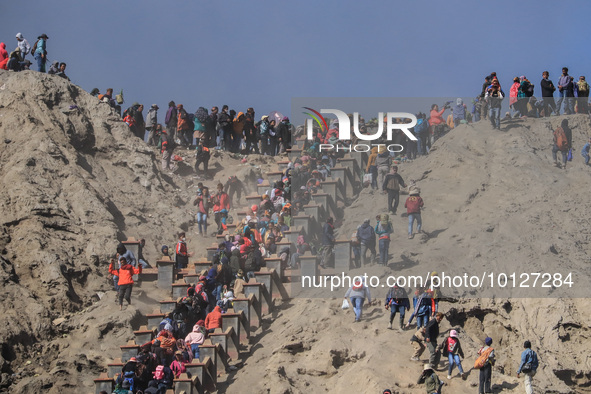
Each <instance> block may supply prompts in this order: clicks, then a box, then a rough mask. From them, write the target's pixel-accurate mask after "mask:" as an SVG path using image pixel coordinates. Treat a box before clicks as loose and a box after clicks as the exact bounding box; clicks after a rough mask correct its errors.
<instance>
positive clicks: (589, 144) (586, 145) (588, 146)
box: [581, 138, 591, 165]
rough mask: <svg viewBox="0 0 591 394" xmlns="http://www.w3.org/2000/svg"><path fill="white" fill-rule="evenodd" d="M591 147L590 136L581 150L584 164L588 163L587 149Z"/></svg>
mask: <svg viewBox="0 0 591 394" xmlns="http://www.w3.org/2000/svg"><path fill="white" fill-rule="evenodd" d="M590 148H591V138H589V141H587V143H586V144H585V146H583V150H582V151H581V155H582V156H583V157H584V158H585V164H586V165H589V149H590Z"/></svg>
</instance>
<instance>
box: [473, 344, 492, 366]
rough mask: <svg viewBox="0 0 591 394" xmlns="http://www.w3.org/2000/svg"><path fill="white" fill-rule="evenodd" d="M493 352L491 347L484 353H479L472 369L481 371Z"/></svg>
mask: <svg viewBox="0 0 591 394" xmlns="http://www.w3.org/2000/svg"><path fill="white" fill-rule="evenodd" d="M493 350H494V349H493V348H492V347H489V348H488V349H486V350H485V351H484V352H482V353H480V356H478V358H477V359H476V361H474V369H481V368H482V367H484V366H485V365H486V363H487V362H488V357H489V356H490V354H491V353H492V352H493Z"/></svg>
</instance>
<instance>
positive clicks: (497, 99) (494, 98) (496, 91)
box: [484, 79, 505, 130]
mask: <svg viewBox="0 0 591 394" xmlns="http://www.w3.org/2000/svg"><path fill="white" fill-rule="evenodd" d="M504 97H505V92H503V90H502V89H501V85H500V84H499V81H498V79H494V80H493V83H492V85H491V86H490V87H489V88H488V89H487V90H486V95H485V96H484V98H485V99H486V100H487V101H488V104H489V106H490V122H491V124H492V126H493V128H496V129H499V130H500V129H501V105H502V104H501V103H502V101H503V98H504Z"/></svg>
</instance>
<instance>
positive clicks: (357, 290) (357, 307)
mask: <svg viewBox="0 0 591 394" xmlns="http://www.w3.org/2000/svg"><path fill="white" fill-rule="evenodd" d="M347 297H351V305H353V311H354V312H355V323H358V322H359V321H361V315H362V311H363V303H364V302H365V299H366V298H367V301H368V303H369V305H371V294H370V293H369V287H367V286H366V285H364V284H363V281H362V280H361V278H360V277H355V278H354V281H353V284H352V285H351V287H350V288H349V290H347V293H345V299H347Z"/></svg>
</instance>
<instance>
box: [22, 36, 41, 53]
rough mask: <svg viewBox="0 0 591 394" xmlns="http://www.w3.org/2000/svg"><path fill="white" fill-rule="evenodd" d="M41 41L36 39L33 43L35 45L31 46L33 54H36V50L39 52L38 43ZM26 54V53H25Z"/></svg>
mask: <svg viewBox="0 0 591 394" xmlns="http://www.w3.org/2000/svg"><path fill="white" fill-rule="evenodd" d="M38 43H39V40H37V41H35V43H34V44H33V46H32V47H31V55H33V56H35V52H37V44H38ZM23 56H24V55H23Z"/></svg>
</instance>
